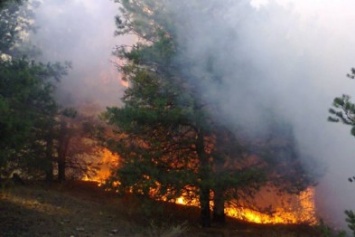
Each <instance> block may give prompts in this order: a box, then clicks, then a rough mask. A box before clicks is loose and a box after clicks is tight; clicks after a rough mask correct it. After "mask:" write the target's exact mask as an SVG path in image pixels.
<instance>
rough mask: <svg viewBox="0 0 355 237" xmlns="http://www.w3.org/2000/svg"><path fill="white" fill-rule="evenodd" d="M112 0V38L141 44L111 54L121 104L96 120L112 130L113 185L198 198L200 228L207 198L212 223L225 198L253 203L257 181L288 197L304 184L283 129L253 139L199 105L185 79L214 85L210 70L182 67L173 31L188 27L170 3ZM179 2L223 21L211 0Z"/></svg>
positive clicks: (180, 41) (276, 125) (205, 220)
mask: <svg viewBox="0 0 355 237" xmlns="http://www.w3.org/2000/svg"><path fill="white" fill-rule="evenodd" d="M119 2H120V4H122V9H121V15H120V16H118V17H117V19H116V23H117V29H118V30H117V33H118V34H126V33H129V32H130V33H134V34H136V35H137V37H138V38H139V39H140V40H139V41H138V42H137V43H136V44H135V45H133V46H132V47H125V46H122V47H118V49H117V51H116V55H117V56H118V57H120V58H121V59H122V60H123V61H124V62H125V63H124V65H122V66H121V67H120V70H121V71H122V73H123V75H124V79H125V80H127V81H128V83H129V88H127V90H126V91H125V95H124V97H123V102H124V106H123V107H121V108H118V107H111V108H108V109H107V111H106V113H105V114H104V118H105V119H106V121H107V122H108V123H109V124H111V125H113V126H114V128H115V132H116V133H117V137H116V138H114V139H110V140H108V141H107V146H108V147H109V148H110V149H111V150H112V151H114V152H116V153H118V154H119V155H120V157H121V161H120V165H119V167H118V169H117V170H116V171H115V172H114V173H113V175H112V177H111V185H112V186H114V187H117V188H118V189H119V190H120V191H121V192H134V193H136V194H139V195H146V196H149V197H153V198H156V199H160V200H174V199H176V198H178V197H180V196H182V195H184V196H185V197H186V198H187V199H189V198H190V199H191V198H198V199H199V203H200V207H201V224H202V226H210V225H211V220H210V216H211V213H210V201H211V200H213V203H214V204H213V217H214V220H216V221H221V222H223V221H224V215H225V214H224V205H225V202H226V201H227V200H230V199H233V198H234V199H235V198H240V197H241V196H252V195H253V193H255V192H256V191H257V190H258V189H259V187H261V185H264V184H265V183H272V184H273V185H275V186H277V187H279V188H280V190H281V189H282V190H283V191H288V192H296V193H297V192H300V191H302V190H304V189H305V188H306V187H308V186H309V185H310V184H311V183H312V181H313V180H312V178H311V177H310V176H309V175H308V174H307V173H306V172H305V170H304V169H303V167H302V164H301V162H300V160H299V154H298V152H297V143H296V142H295V140H294V138H293V133H292V129H290V128H289V125H288V124H287V122H280V121H277V120H274V121H273V122H272V123H271V124H273V125H272V126H271V128H270V130H269V131H270V132H269V134H268V135H267V136H265V137H263V138H260V139H259V140H258V139H249V138H248V137H247V136H245V135H244V134H243V132H241V131H240V130H238V129H237V128H233V127H229V126H227V125H226V124H224V123H223V121H220V120H218V119H216V116H215V114H216V113H218V108H217V107H216V105H214V104H213V103H209V102H206V101H204V100H203V96H201V95H200V93H199V92H200V89H201V88H198V86H199V85H198V84H195V83H194V82H193V80H191V78H192V77H193V78H197V79H199V80H201V81H203V80H204V79H205V78H206V75H207V76H208V78H210V80H215V81H216V82H218V80H219V73H218V68H217V69H214V68H211V67H206V68H205V70H206V71H205V72H204V74H201V73H199V72H196V71H194V70H193V67H192V66H191V65H190V64H193V63H194V62H191V60H189V59H188V58H186V60H184V58H183V57H182V55H184V53H183V52H184V50H185V45H184V44H187V41H184V39H186V37H188V36H183V35H180V33H179V32H182V31H181V28H183V27H189V24H188V21H186V22H185V25H184V24H182V25H181V24H180V23H181V22H178V23H179V24H178V23H177V22H175V21H174V14H173V13H172V12H170V11H169V4H171V3H170V1H150V0H137V1H129V0H125V1H119ZM184 3H186V4H188V5H189V6H190V7H191V8H192V9H193V10H196V11H204V13H206V15H208V13H212V12H213V14H223V9H219V8H216V6H217V5H215V4H214V2H213V1H210V2H209V3H210V4H205V3H203V2H202V1H189V2H188V3H187V2H184ZM181 4H182V3H181ZM177 5H179V4H177ZM193 10H192V12H193ZM213 57H214V55H213V54H211V60H212V61H213ZM201 60H203V59H201ZM235 70H239V69H238V68H236V69H235ZM241 103H242V102H241ZM286 167H287V169H288V172H285V170H286V169H285V168H286ZM295 174H297V175H295ZM117 184H119V185H118V186H117ZM290 184H291V185H290ZM290 187H293V188H290Z"/></svg>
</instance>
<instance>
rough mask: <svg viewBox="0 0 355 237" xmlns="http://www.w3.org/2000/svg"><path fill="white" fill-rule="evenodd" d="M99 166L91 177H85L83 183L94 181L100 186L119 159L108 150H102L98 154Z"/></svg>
mask: <svg viewBox="0 0 355 237" xmlns="http://www.w3.org/2000/svg"><path fill="white" fill-rule="evenodd" d="M100 160H101V161H100V166H99V167H98V170H97V171H96V172H95V175H94V176H93V177H88V176H85V177H84V178H83V179H82V180H83V181H95V182H98V183H99V185H101V184H102V183H103V182H104V181H105V180H107V179H108V178H109V177H110V175H111V169H112V168H113V167H116V166H117V165H118V160H119V157H118V156H117V155H115V154H113V153H112V152H111V151H109V150H108V149H106V148H104V149H103V150H102V151H101V152H100Z"/></svg>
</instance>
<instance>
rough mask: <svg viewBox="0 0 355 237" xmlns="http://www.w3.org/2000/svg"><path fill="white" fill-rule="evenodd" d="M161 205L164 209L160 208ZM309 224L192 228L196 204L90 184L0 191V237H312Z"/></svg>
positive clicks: (195, 221) (314, 233) (195, 223)
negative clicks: (168, 201)
mask: <svg viewBox="0 0 355 237" xmlns="http://www.w3.org/2000/svg"><path fill="white" fill-rule="evenodd" d="M162 206H164V208H162V209H161V208H160V207H162ZM317 233H318V230H317V229H316V228H314V227H310V226H260V225H251V224H246V223H240V222H238V221H235V220H232V219H230V220H228V224H227V225H225V226H223V227H222V226H214V227H213V228H208V229H203V228H199V227H198V210H197V209H196V208H190V207H181V206H176V205H163V204H161V203H160V204H159V203H155V204H151V203H150V204H149V205H145V204H144V202H142V200H137V199H133V198H131V197H118V196H117V195H115V194H113V193H109V192H105V191H103V190H102V189H100V188H98V187H97V185H96V184H95V183H90V182H70V183H66V184H51V185H48V184H45V183H35V184H26V185H10V186H9V187H5V188H4V187H3V188H1V189H0V237H27V236H28V237H37V236H38V237H45V236H48V237H56V236H58V237H107V236H119V237H131V236H132V237H159V236H161V237H179V236H186V237H192V236H194V237H195V236H196V237H248V236H250V237H273V236H279V237H317V236H320V235H319V234H317Z"/></svg>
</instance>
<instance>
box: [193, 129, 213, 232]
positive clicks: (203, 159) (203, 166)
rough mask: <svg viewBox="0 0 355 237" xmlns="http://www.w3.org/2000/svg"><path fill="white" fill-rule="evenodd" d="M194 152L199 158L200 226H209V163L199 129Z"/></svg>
mask: <svg viewBox="0 0 355 237" xmlns="http://www.w3.org/2000/svg"><path fill="white" fill-rule="evenodd" d="M196 152H197V155H198V157H199V160H200V166H199V176H200V179H201V182H200V187H199V188H200V208H201V214H200V218H201V225H202V227H210V226H211V209H210V190H211V184H210V171H211V169H210V164H209V162H208V156H207V154H206V152H205V143H204V133H203V131H201V130H199V131H198V134H197V139H196Z"/></svg>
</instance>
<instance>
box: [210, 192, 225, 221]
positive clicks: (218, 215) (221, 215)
mask: <svg viewBox="0 0 355 237" xmlns="http://www.w3.org/2000/svg"><path fill="white" fill-rule="evenodd" d="M224 203H225V200H224V192H223V190H222V189H219V188H215V190H214V199H213V221H214V222H216V223H218V224H225V223H226V214H225V212H224Z"/></svg>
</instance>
